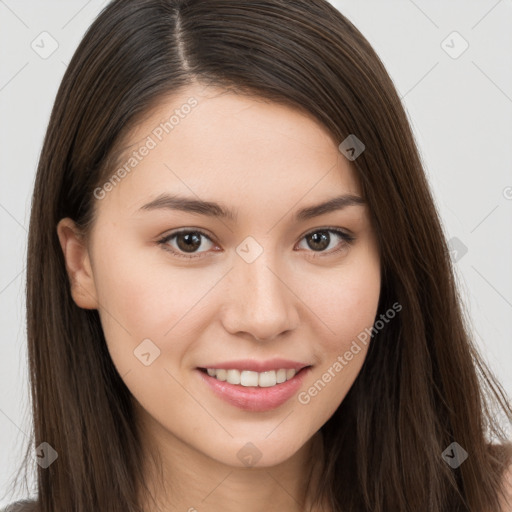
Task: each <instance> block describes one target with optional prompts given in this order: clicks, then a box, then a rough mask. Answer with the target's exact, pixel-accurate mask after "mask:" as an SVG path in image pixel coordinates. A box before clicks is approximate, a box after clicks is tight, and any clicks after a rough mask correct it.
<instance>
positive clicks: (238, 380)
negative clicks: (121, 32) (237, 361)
mask: <svg viewBox="0 0 512 512" xmlns="http://www.w3.org/2000/svg"><path fill="white" fill-rule="evenodd" d="M206 371H207V373H208V375H209V376H210V377H215V378H216V379H217V380H221V381H226V382H228V383H229V384H238V385H242V386H246V387H247V386H252V387H256V386H258V387H260V388H270V387H272V386H275V385H276V384H282V383H283V382H286V381H287V380H290V379H292V378H293V377H294V376H295V374H296V373H297V372H296V371H295V370H294V369H285V368H281V369H279V370H277V371H275V370H271V371H269V372H261V373H258V372H252V371H250V370H243V371H239V370H224V369H222V368H220V369H217V368H208V369H207V370H206Z"/></svg>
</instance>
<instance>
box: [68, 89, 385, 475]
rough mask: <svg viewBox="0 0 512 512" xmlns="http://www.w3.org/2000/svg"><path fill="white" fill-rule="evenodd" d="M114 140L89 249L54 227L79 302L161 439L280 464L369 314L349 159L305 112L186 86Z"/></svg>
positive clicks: (357, 360)
mask: <svg viewBox="0 0 512 512" xmlns="http://www.w3.org/2000/svg"><path fill="white" fill-rule="evenodd" d="M190 98H193V99H192V100H191V99H190ZM172 116H174V117H172ZM166 123H167V124H166ZM339 142H340V141H338V143H339ZM127 147H128V149H127V152H126V154H125V155H124V159H123V160H122V162H121V163H120V166H119V168H118V169H113V170H112V178H111V179H110V181H108V182H106V184H105V185H104V186H102V187H101V189H97V190H96V192H95V196H96V199H95V201H96V211H97V218H96V221H95V224H94V226H93V228H92V231H91V232H90V236H89V238H88V239H87V242H86V243H85V242H81V241H80V239H79V238H76V237H75V234H74V233H73V224H72V222H71V221H70V220H69V219H64V220H63V221H61V223H60V224H59V226H58V233H59V237H60V240H61V244H62V247H63V250H64V253H65V256H66V262H67V268H68V272H69V274H70V277H71V279H72V282H73V286H72V293H73V298H74V300H75V302H76V303H77V304H78V305H79V306H80V307H83V308H95V309H98V311H99V314H100V318H101V322H102V326H103V330H104V333H105V338H106V341H107V345H108V350H109V352H110V355H111V357H112V360H113V362H114V364H115V366H116V368H117V370H118V371H119V374H120V376H121V377H122V379H123V380H124V382H125V383H126V386H127V387H128V388H129V390H130V391H131V393H132V394H133V397H134V399H135V403H136V405H137V407H138V409H139V411H140V415H141V421H144V423H145V425H147V426H149V428H150V431H151V432H152V433H153V435H154V437H155V438H157V437H158V439H159V441H160V442H161V443H163V444H166V445H167V446H169V447H170V446H176V445H178V444H183V443H184V444H186V445H187V446H188V447H189V448H191V449H192V450H194V451H195V452H196V453H198V454H201V455H204V456H206V457H209V458H210V459H214V460H216V461H218V462H221V463H224V464H227V465H230V466H237V467H244V466H247V465H250V461H254V462H257V465H258V466H270V465H275V464H278V463H280V462H282V461H285V460H287V459H288V458H290V457H291V456H292V455H293V454H294V453H296V452H297V451H298V450H299V449H300V448H301V447H302V446H303V445H304V444H305V443H306V442H307V441H308V440H309V439H310V438H311V437H312V436H313V435H314V434H315V433H316V432H317V431H318V430H319V429H320V427H321V426H322V425H323V424H324V423H325V422H326V421H327V420H328V419H329V417H330V416H331V415H332V414H333V413H334V411H335V410H336V408H337V407H338V406H339V405H340V403H341V402H342V400H343V398H344V397H345V395H346V393H347V391H348V390H349V389H350V387H351V385H352V384H353V382H354V380H355V378H356V377H357V374H358V373H359V371H360V369H361V366H362V364H363V362H364V359H365V356H366V353H367V348H368V347H367V346H366V345H364V344H362V343H361V342H357V339H358V338H357V337H358V335H360V333H362V332H364V330H365V328H371V326H372V325H373V322H374V320H375V315H376V312H377V304H378V299H379V292H380V277H381V276H380V265H379V252H378V247H377V244H376V237H375V234H374V232H373V229H372V225H371V223H370V216H369V211H368V207H367V205H366V204H364V202H362V199H358V198H361V190H360V187H359V184H358V181H357V179H356V176H355V173H354V170H353V169H352V168H351V164H350V162H349V161H348V160H347V159H346V158H345V157H344V156H343V155H342V154H341V153H340V152H339V150H338V147H337V143H336V141H334V140H333V139H332V138H331V137H330V136H329V135H328V133H327V132H326V131H325V129H324V128H323V127H322V126H321V125H320V124H319V123H318V122H317V121H315V120H314V119H313V118H312V117H310V116H309V115H307V114H304V113H301V112H300V111H298V110H295V109H292V108H290V107H288V106H283V105H278V104H276V103H270V102H266V101H264V100H262V99H256V98H250V97H247V96H239V95H235V94H233V93H231V92H226V91H222V90H220V89H214V88H204V87H203V86H197V85H195V86H190V87H189V88H187V89H186V90H184V91H182V92H181V93H180V94H178V95H175V96H173V97H172V98H169V99H166V100H165V102H162V103H161V104H160V105H159V106H158V108H157V109H156V110H154V111H153V112H152V114H151V115H150V116H149V117H148V118H147V119H146V120H145V121H144V122H143V123H142V124H140V125H138V126H137V128H136V130H135V131H134V132H133V133H131V135H130V137H129V140H128V141H127ZM144 147H145V148H146V149H143V148H144ZM123 166H124V167H123ZM121 168H124V172H122V171H119V169H121ZM114 175H115V176H116V177H114ZM341 196H345V199H342V200H340V201H338V204H337V207H336V208H328V207H325V208H319V209H314V208H313V207H315V206H317V205H320V204H323V203H326V202H328V201H331V200H333V199H335V198H339V197H341ZM347 198H348V199H347ZM350 198H351V199H350ZM202 202H207V204H206V203H204V204H203V203H202ZM213 203H215V205H214V204H213ZM221 212H223V213H224V214H225V215H221ZM354 341H356V345H357V346H358V349H356V348H355V345H354ZM350 354H352V355H351V356H350ZM205 369H210V372H209V373H211V374H212V376H210V375H209V374H208V372H207V371H205ZM214 369H215V370H221V371H220V372H216V373H215V374H214V372H213V370H214ZM223 370H235V371H230V372H225V371H223ZM237 370H238V371H237ZM293 370H295V372H296V373H295V376H293ZM256 371H257V372H258V373H256ZM226 378H227V379H228V381H226V380H219V379H226ZM286 378H289V380H286V381H285V382H282V381H283V380H284V379H286ZM238 379H241V381H242V382H241V383H239V384H237V382H238ZM243 384H246V385H243ZM249 443H250V444H249ZM248 462H249V464H248Z"/></svg>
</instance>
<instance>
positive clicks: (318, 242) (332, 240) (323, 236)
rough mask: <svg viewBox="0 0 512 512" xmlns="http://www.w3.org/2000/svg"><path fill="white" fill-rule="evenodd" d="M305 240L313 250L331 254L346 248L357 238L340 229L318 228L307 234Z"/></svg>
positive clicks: (308, 247)
mask: <svg viewBox="0 0 512 512" xmlns="http://www.w3.org/2000/svg"><path fill="white" fill-rule="evenodd" d="M303 240H305V241H306V244H307V247H306V248H307V249H310V250H311V251H312V252H317V253H325V255H329V254H333V253H336V252H338V251H339V250H342V249H344V248H346V247H347V246H348V245H349V244H350V242H352V241H354V240H355V238H354V237H352V236H351V235H348V234H347V233H345V232H343V231H341V230H339V229H317V230H316V231H312V232H310V233H308V234H307V235H305V236H304V237H303ZM302 248H304V246H302ZM311 251H310V252H311Z"/></svg>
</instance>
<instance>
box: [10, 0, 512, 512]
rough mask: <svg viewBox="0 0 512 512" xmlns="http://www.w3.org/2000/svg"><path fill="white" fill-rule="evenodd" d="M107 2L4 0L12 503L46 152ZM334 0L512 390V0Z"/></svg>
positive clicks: (26, 419) (25, 425)
mask: <svg viewBox="0 0 512 512" xmlns="http://www.w3.org/2000/svg"><path fill="white" fill-rule="evenodd" d="M106 3H107V2H106V1H105V0H89V1H83V0H81V1H70V0H67V1H61V2H57V1H41V0H39V1H36V0H32V1H27V0H24V1H23V0H22V1H19V0H0V52H1V53H0V163H1V165H0V172H1V177H2V181H1V186H0V226H1V235H2V244H1V252H0V265H1V273H0V315H1V319H0V325H1V326H2V338H1V344H0V434H1V435H0V460H1V461H2V463H1V464H0V506H2V505H5V504H7V502H9V501H11V499H12V496H5V493H6V492H7V486H8V483H9V482H10V479H11V477H12V476H13V474H14V471H15V469H17V466H18V462H19V460H20V457H21V453H22V447H24V441H25V437H26V433H28V431H29V426H30V409H29V398H28V384H27V365H26V361H25V358H26V336H25V327H26V322H25V307H24V287H25V258H26V239H27V229H28V219H29V207H30V197H31V192H32V187H33V181H34V176H35V169H36V165H37V159H38V156H39V152H40V150H41V146H42V140H43V136H44V132H45V129H46V125H47V122H48V118H49V114H50V110H51V106H52V104H53V100H54V97H55V94H56V92H57V88H58V85H59V83H60V80H61V78H62V75H63V73H64V71H65V69H66V65H67V63H68V62H69V60H70V58H71V56H72V54H73V52H74V50H75V49H76V47H77V45H78V43H79V41H80V39H81V37H82V35H83V33H84V32H85V30H86V28H87V27H88V26H89V25H90V23H91V22H92V20H93V18H94V17H95V16H96V15H97V14H98V12H99V11H100V9H101V8H102V7H103V6H105V5H106ZM332 3H333V4H334V5H335V6H336V7H338V8H339V9H340V11H341V12H342V13H343V14H345V15H346V16H347V17H348V18H349V19H350V20H351V21H352V22H353V23H354V24H355V25H356V26H357V27H358V28H359V29H360V30H361V31H362V32H363V34H364V35H365V36H366V37H367V38H368V40H369V41H370V43H371V44H372V45H373V46H374V48H375V49H376V51H377V53H378V54H379V55H380V57H381V59H382V60H383V62H384V64H385V66H386V67H387V69H388V71H389V73H390V75H391V77H392V79H393V81H394V83H395V85H396V87H397V89H398V91H399V93H400V96H401V97H402V101H403V103H404V106H405V108H406V110H407V113H408V116H409V119H410V121H411V124H412V127H413V130H414V133H415V136H416V138H417V142H418V145H419V148H420V152H421V155H422V159H423V161H424V164H425V168H426V171H427V173H428V177H429V180H430V182H431V184H432V187H433V190H434V194H435V198H436V202H437V205H438V208H439V210H440V212H441V216H442V219H443V223H444V228H445V231H446V235H447V237H448V238H449V239H450V240H452V241H451V244H452V246H453V247H454V249H455V250H454V252H453V257H454V260H456V269H457V277H458V281H459V283H460V287H461V291H462V294H463V297H464V301H465V306H466V308H467V311H468V315H469V317H470V318H471V321H472V324H473V329H474V333H475V337H476V340H477V343H478V345H479V347H480V349H481V351H482V352H483V354H484V356H485V358H486V360H487V362H488V363H489V365H490V367H491V368H492V369H493V370H494V372H495V373H496V375H497V376H498V378H500V379H501V381H502V383H503V384H504V386H505V389H506V390H507V391H508V393H510V394H512V375H511V372H510V369H511V362H512V357H511V356H512V343H511V341H512V340H511V333H512V314H511V313H512V265H511V261H512V258H511V256H512V229H511V220H512V171H511V163H512V66H511V64H512V60H511V53H512V52H511V50H512V41H511V39H512V32H511V30H510V27H511V26H512V0H500V1H496V0H478V1H477V0H473V1H469V0H460V1H453V0H452V1H446V0H443V1H441V0H436V1H434V0H421V1H420V0H414V1H413V0H395V1H391V0H384V1H383V0H372V1H370V0H338V1H335V0H333V1H332ZM454 31H456V32H458V33H459V34H460V36H458V35H456V34H455V35H454V34H453V32H454ZM43 32H47V33H49V34H50V36H48V35H41V33H43ZM54 41H55V42H54ZM443 41H444V43H443ZM464 41H466V42H467V43H465V42H464ZM52 44H53V45H55V44H58V47H57V48H56V50H55V51H54V52H53V53H52V54H51V55H49V56H48V55H45V54H44V52H50V50H52ZM466 44H468V45H469V46H468V48H467V49H466V50H465V51H464V52H463V53H461V51H462V50H463V49H464V47H465V45H466ZM38 52H39V53H38ZM459 53H460V55H459ZM41 54H42V55H41ZM43 57H45V58H43ZM466 250H467V252H465V251H466ZM442 320H443V319H442V318H440V319H439V321H442ZM15 497H17V496H16V495H15Z"/></svg>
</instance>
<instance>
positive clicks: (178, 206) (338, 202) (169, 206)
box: [140, 193, 366, 222]
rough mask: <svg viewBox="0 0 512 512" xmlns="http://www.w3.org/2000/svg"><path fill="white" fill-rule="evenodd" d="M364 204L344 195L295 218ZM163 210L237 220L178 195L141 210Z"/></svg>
mask: <svg viewBox="0 0 512 512" xmlns="http://www.w3.org/2000/svg"><path fill="white" fill-rule="evenodd" d="M364 204H366V201H365V200H364V199H363V198H362V197H359V196H355V195H353V194H344V195H341V196H337V197H333V198H332V199H329V200H327V201H324V202H323V203H320V204H316V205H313V206H307V207H306V208H302V209H301V210H299V211H297V213H296V214H295V217H294V218H295V220H296V221H305V220H308V219H312V218H314V217H319V216H320V215H324V214H326V213H330V212H333V211H337V210H342V209H344V208H346V207H348V206H358V205H364ZM162 209H163V210H179V211H183V212H189V213H197V214H200V215H206V216H209V217H217V218H221V219H226V220H229V221H231V222H236V220H237V214H236V213H235V211H234V210H232V209H230V208H227V207H225V206H222V205H220V204H219V203H215V202H212V201H203V200H200V199H194V198H189V197H183V196H177V195H169V194H165V193H163V194H160V195H159V196H158V197H157V198H155V199H153V200H152V201H150V202H149V203H147V204H145V205H143V206H142V207H141V208H140V210H142V211H148V210H149V211H152V210H162Z"/></svg>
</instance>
